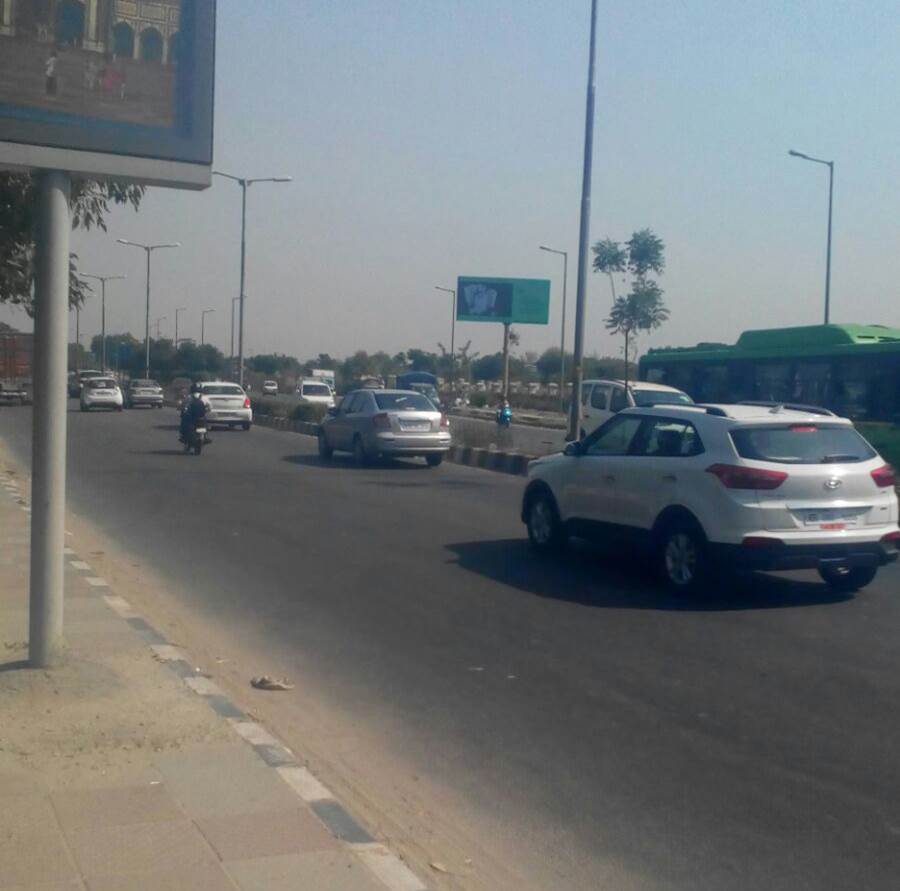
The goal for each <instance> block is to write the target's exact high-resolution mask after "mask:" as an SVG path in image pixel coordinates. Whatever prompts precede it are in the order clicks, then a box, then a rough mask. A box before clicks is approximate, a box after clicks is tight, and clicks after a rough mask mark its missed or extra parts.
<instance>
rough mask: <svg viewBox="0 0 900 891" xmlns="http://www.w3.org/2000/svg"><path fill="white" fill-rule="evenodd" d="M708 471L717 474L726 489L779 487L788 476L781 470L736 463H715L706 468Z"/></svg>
mask: <svg viewBox="0 0 900 891" xmlns="http://www.w3.org/2000/svg"><path fill="white" fill-rule="evenodd" d="M706 472H707V473H711V474H713V475H714V476H717V477H718V478H719V480H720V481H721V483H722V485H723V486H725V488H726V489H777V488H778V487H779V486H780V485H781V484H782V483H783V482H784V481H785V480H786V479H787V478H788V475H787V474H786V473H783V472H782V471H780V470H762V469H761V468H759V467H741V466H738V465H735V464H713V465H712V466H711V467H707V468H706Z"/></svg>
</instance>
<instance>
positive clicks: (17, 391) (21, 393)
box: [0, 331, 34, 405]
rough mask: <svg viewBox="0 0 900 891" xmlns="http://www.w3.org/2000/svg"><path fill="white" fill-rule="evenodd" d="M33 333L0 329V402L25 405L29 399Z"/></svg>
mask: <svg viewBox="0 0 900 891" xmlns="http://www.w3.org/2000/svg"><path fill="white" fill-rule="evenodd" d="M33 354H34V335H33V334H23V333H22V332H21V331H0V403H5V404H8V405H11V404H19V405H25V404H26V403H27V402H30V401H31V387H32V381H31V368H32V355H33Z"/></svg>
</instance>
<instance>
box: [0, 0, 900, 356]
mask: <svg viewBox="0 0 900 891" xmlns="http://www.w3.org/2000/svg"><path fill="white" fill-rule="evenodd" d="M218 9H219V14H218V71H217V87H216V151H215V155H216V167H217V168H219V169H222V170H225V171H229V172H232V173H236V174H240V175H247V176H267V175H291V176H293V177H294V182H293V183H291V184H289V185H259V186H255V187H253V188H252V189H251V190H250V195H249V224H248V265H247V293H248V295H249V300H248V302H247V312H248V318H247V326H246V349H247V352H248V353H254V352H269V351H272V350H275V351H278V352H286V353H291V354H294V355H298V356H300V357H308V356H312V355H315V354H317V353H318V352H319V351H323V352H330V353H332V354H335V355H344V354H347V353H349V352H352V351H354V350H356V349H366V350H369V351H374V350H377V349H386V350H388V351H391V352H394V351H397V350H400V349H405V348H408V347H411V346H418V347H423V348H427V349H435V345H436V343H437V342H438V341H442V342H444V343H445V344H449V337H450V330H449V329H450V308H449V300H450V298H449V295H445V294H442V293H440V292H438V291H435V290H434V286H435V285H445V286H449V287H453V286H454V283H455V279H456V276H457V275H467V274H469V275H472V274H474V275H500V276H524V277H535V278H537V277H542V278H551V279H552V282H553V292H552V294H553V298H552V306H551V318H550V325H549V326H548V327H535V326H521V328H520V332H521V334H522V348H523V349H534V350H541V349H543V348H545V347H546V346H549V345H552V344H558V342H559V322H560V297H561V266H562V261H561V258H558V257H555V256H552V255H549V254H546V253H544V252H541V251H539V250H538V245H539V244H541V243H544V244H549V245H551V246H553V247H557V248H560V249H563V250H569V252H570V264H569V267H570V278H569V298H570V312H569V320H571V319H572V318H573V315H572V312H571V309H572V305H573V303H574V294H575V266H576V253H577V239H578V213H579V200H580V189H581V163H582V154H581V153H582V139H583V126H584V99H585V79H586V65H587V36H588V24H589V2H588V0H425V2H423V0H380V2H375V0H342V2H339V3H338V2H334V0H264V2H246V0H219V3H218ZM898 46H900V16H898V15H897V5H896V0H858V2H836V0H826V2H822V0H795V2H792V3H784V2H783V0H754V2H753V3H747V2H745V0H742V2H739V3H738V2H730V0H725V2H723V0H695V2H675V3H671V2H660V0H656V2H653V0H632V2H629V3H607V2H601V4H600V18H599V24H598V51H599V55H598V68H597V110H596V129H595V157H594V181H593V214H592V220H591V238H592V240H597V239H599V238H601V237H604V236H611V237H613V238H617V239H626V238H627V237H628V235H629V234H630V233H631V232H632V231H633V230H634V229H636V228H641V227H644V226H649V227H651V228H652V229H653V230H655V231H656V232H657V233H658V234H659V235H660V236H661V237H662V238H663V239H664V241H665V243H666V255H667V264H668V266H667V270H666V274H665V276H664V277H663V279H662V285H663V287H664V289H665V294H666V300H667V302H668V305H669V307H670V309H671V312H672V317H671V320H670V321H669V322H668V323H667V324H666V325H665V326H664V327H663V329H661V331H660V332H658V333H657V334H655V335H653V336H652V337H646V338H644V339H643V340H642V341H641V346H642V348H644V347H647V346H650V345H660V344H666V343H671V344H690V343H695V342H697V341H698V340H731V339H733V338H734V337H735V336H736V335H737V334H738V333H739V332H740V331H741V330H743V329H745V328H753V327H768V326H780V325H792V324H805V323H818V322H819V321H820V320H821V314H822V300H823V296H822V295H823V283H824V260H825V257H824V253H825V224H826V208H827V169H826V168H824V167H821V166H819V165H813V164H809V163H807V162H803V161H799V160H795V159H791V158H789V157H788V155H787V150H788V149H789V148H796V149H798V150H800V151H804V152H807V153H809V154H812V155H816V156H818V157H822V158H828V159H834V160H835V162H836V175H835V214H834V256H833V272H832V305H833V313H832V318H833V320H834V321H861V322H879V323H883V324H889V325H897V326H900V301H898V296H900V294H898V284H897V282H898V280H900V251H898V227H897V216H898V211H900V117H898V114H897V110H898V96H900V53H898V51H897V48H898ZM239 225H240V191H239V189H238V188H237V186H236V185H235V184H233V183H229V182H226V181H224V180H217V181H216V182H215V184H214V187H213V188H212V189H211V190H209V191H208V192H205V193H201V194H194V193H187V192H176V191H167V190H153V191H151V192H149V193H148V195H147V198H146V200H145V203H144V206H143V208H142V209H141V211H140V213H139V214H137V215H135V214H134V213H132V212H130V211H120V212H117V213H116V214H115V215H114V216H113V218H112V221H111V226H110V231H109V234H108V235H102V234H93V233H92V234H90V235H87V236H86V235H82V234H76V236H75V245H76V249H77V251H78V252H79V254H80V255H81V257H82V268H83V269H84V270H85V271H90V272H101V273H110V274H114V273H127V275H128V280H127V281H126V282H124V283H114V284H112V285H111V286H110V299H109V301H108V320H109V330H111V331H121V330H130V331H132V332H133V333H135V334H136V335H138V336H142V335H143V295H144V274H143V254H142V253H141V252H138V251H135V250H134V249H128V248H123V247H120V246H117V245H115V244H114V240H115V238H117V237H124V238H132V239H135V240H138V241H142V240H145V241H152V240H161V241H171V240H177V241H181V242H182V243H183V247H182V248H181V249H179V250H177V251H166V252H160V253H158V254H156V255H155V257H154V269H153V310H152V313H151V314H152V316H153V317H154V318H155V317H158V316H167V317H168V318H167V321H165V322H163V323H162V332H163V334H164V335H168V336H171V335H172V333H173V322H174V317H175V308H176V307H178V306H185V307H189V310H188V312H186V313H182V315H181V334H182V335H183V336H195V337H197V338H199V333H200V331H199V328H200V310H201V309H205V308H214V309H215V310H216V313H215V314H214V315H211V316H207V339H208V340H211V341H213V342H215V343H216V344H217V345H218V346H220V347H221V348H223V349H224V350H225V351H226V352H227V350H228V348H229V337H230V307H231V298H232V296H235V295H236V294H237V291H238V249H239V234H240V233H239ZM609 304H610V292H609V284H608V281H607V280H606V279H605V278H601V277H600V276H597V275H594V274H591V275H590V279H589V287H588V328H587V336H586V348H587V349H588V350H589V351H595V350H596V351H598V352H600V353H605V354H608V353H614V352H615V351H617V350H618V349H619V345H618V343H617V342H615V341H613V340H612V339H611V338H610V337H609V336H608V335H607V334H606V333H605V331H604V329H603V324H602V320H603V318H604V316H605V315H606V314H607V311H608V308H609ZM0 318H2V319H4V320H8V321H12V322H13V323H14V324H22V323H23V316H22V314H21V313H15V312H12V311H10V310H2V311H0ZM98 329H99V300H98V299H94V300H92V301H90V302H89V304H88V305H87V307H86V308H85V310H84V311H83V312H82V332H87V333H88V334H92V333H96V331H97V330H98ZM73 330H74V325H73ZM571 330H572V329H571V326H570V328H569V333H568V335H567V337H568V342H569V343H571V336H572V335H571ZM470 338H471V339H472V340H473V341H474V346H475V349H478V350H481V351H483V352H487V351H494V350H495V349H498V348H499V346H500V341H501V329H500V327H499V326H495V325H487V324H481V325H479V324H473V323H461V324H460V325H458V326H457V343H464V342H465V341H466V340H468V339H470Z"/></svg>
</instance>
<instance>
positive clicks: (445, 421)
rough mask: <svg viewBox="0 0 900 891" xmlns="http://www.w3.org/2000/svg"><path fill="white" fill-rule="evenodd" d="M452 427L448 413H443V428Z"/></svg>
mask: <svg viewBox="0 0 900 891" xmlns="http://www.w3.org/2000/svg"><path fill="white" fill-rule="evenodd" d="M449 428H450V418H448V417H447V416H446V415H441V429H443V430H448V429H449Z"/></svg>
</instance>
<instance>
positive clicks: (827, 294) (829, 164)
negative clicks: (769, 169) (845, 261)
mask: <svg viewBox="0 0 900 891" xmlns="http://www.w3.org/2000/svg"><path fill="white" fill-rule="evenodd" d="M788 154H789V155H791V156H793V157H794V158H802V159H803V160H804V161H812V162H813V163H814V164H824V165H825V166H826V167H827V168H828V240H827V242H826V248H825V324H826V325H827V324H828V323H829V318H830V315H831V209H832V204H833V201H834V161H823V160H822V159H821V158H813V157H811V156H810V155H805V154H803V152H795V151H794V150H793V149H790V150H789V151H788Z"/></svg>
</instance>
